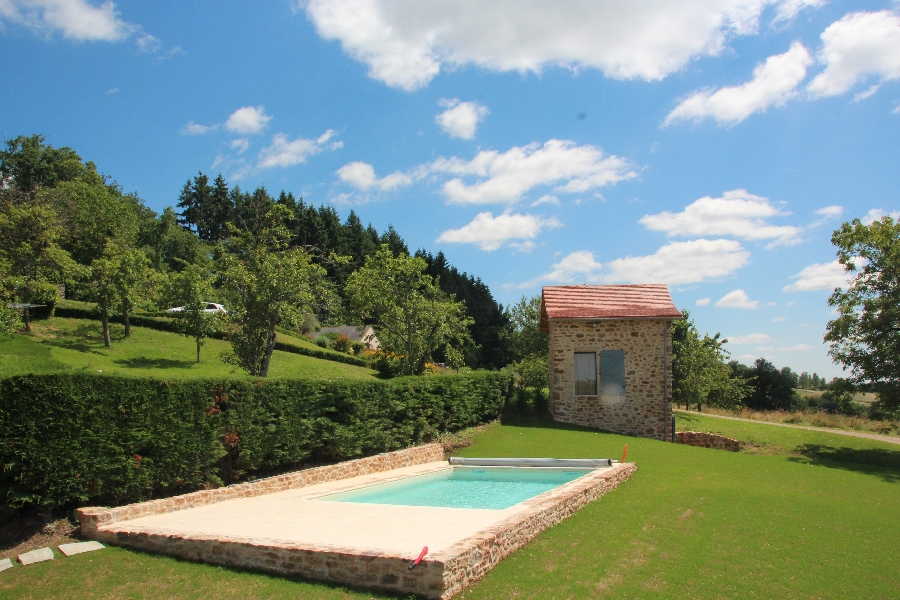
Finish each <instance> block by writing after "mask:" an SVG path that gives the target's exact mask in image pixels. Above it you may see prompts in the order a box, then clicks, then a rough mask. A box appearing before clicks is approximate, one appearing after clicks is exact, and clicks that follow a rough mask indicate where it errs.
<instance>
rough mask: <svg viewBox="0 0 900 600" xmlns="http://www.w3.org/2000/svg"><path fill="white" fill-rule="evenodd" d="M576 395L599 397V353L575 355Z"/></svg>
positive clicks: (578, 353) (579, 353)
mask: <svg viewBox="0 0 900 600" xmlns="http://www.w3.org/2000/svg"><path fill="white" fill-rule="evenodd" d="M575 395H576V396H596V395H597V353H596V352H576V353H575Z"/></svg>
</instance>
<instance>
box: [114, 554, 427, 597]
mask: <svg viewBox="0 0 900 600" xmlns="http://www.w3.org/2000/svg"><path fill="white" fill-rule="evenodd" d="M119 549H121V550H124V551H126V552H129V553H133V554H136V555H138V556H145V557H147V558H151V559H152V558H157V559H158V558H163V559H166V560H170V561H172V562H174V563H176V564H182V565H201V566H205V567H209V568H210V569H218V570H222V571H228V572H230V573H234V574H236V575H254V576H256V577H264V578H266V579H274V580H281V581H292V582H294V583H305V584H312V585H316V586H321V587H324V588H329V589H331V590H335V591H347V592H359V593H363V594H366V595H369V594H376V593H377V594H378V597H380V598H397V599H403V600H409V599H410V598H414V596H411V595H410V594H408V593H407V594H403V593H391V592H389V591H387V590H373V589H372V588H365V587H360V586H354V585H349V584H341V583H334V582H331V581H322V580H318V579H310V578H306V577H301V576H299V575H280V574H277V573H270V572H266V571H258V570H255V569H249V568H245V567H235V566H230V565H216V564H212V563H207V562H203V561H200V560H189V559H186V558H181V557H178V556H172V555H168V554H157V553H154V552H147V551H145V550H138V549H136V548H128V547H122V546H120V547H119ZM374 599H375V596H374V595H373V596H372V600H374Z"/></svg>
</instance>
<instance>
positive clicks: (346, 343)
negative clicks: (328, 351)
mask: <svg viewBox="0 0 900 600" xmlns="http://www.w3.org/2000/svg"><path fill="white" fill-rule="evenodd" d="M352 347H353V344H352V343H351V342H350V338H348V337H347V336H346V335H338V336H337V337H335V338H334V344H333V345H332V348H333V349H334V350H337V351H338V352H343V353H344V354H347V353H348V352H350V350H351V348H352Z"/></svg>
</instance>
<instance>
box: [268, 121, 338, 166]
mask: <svg viewBox="0 0 900 600" xmlns="http://www.w3.org/2000/svg"><path fill="white" fill-rule="evenodd" d="M333 135H334V131H332V130H331V129H329V130H328V131H326V132H325V133H323V134H322V135H321V136H319V138H318V139H315V140H307V139H304V138H297V139H296V140H290V139H289V138H288V137H287V136H286V135H285V134H283V133H276V134H275V135H274V136H272V143H271V144H269V146H268V147H266V148H263V149H262V150H261V151H260V153H259V162H258V164H257V166H258V167H259V168H260V169H270V168H272V167H291V166H293V165H297V164H300V163H304V162H306V159H307V158H309V157H310V156H312V155H314V154H318V153H319V152H321V151H322V150H324V149H325V143H326V142H327V141H328V140H329V139H331V137H332V136H333ZM339 147H340V145H339V143H337V142H336V143H333V144H331V145H330V149H336V148H339Z"/></svg>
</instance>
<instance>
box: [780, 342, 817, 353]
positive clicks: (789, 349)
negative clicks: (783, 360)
mask: <svg viewBox="0 0 900 600" xmlns="http://www.w3.org/2000/svg"><path fill="white" fill-rule="evenodd" d="M812 349H813V347H812V346H810V345H809V344H796V345H794V346H784V347H782V348H777V350H778V351H779V352H802V351H803V350H812Z"/></svg>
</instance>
